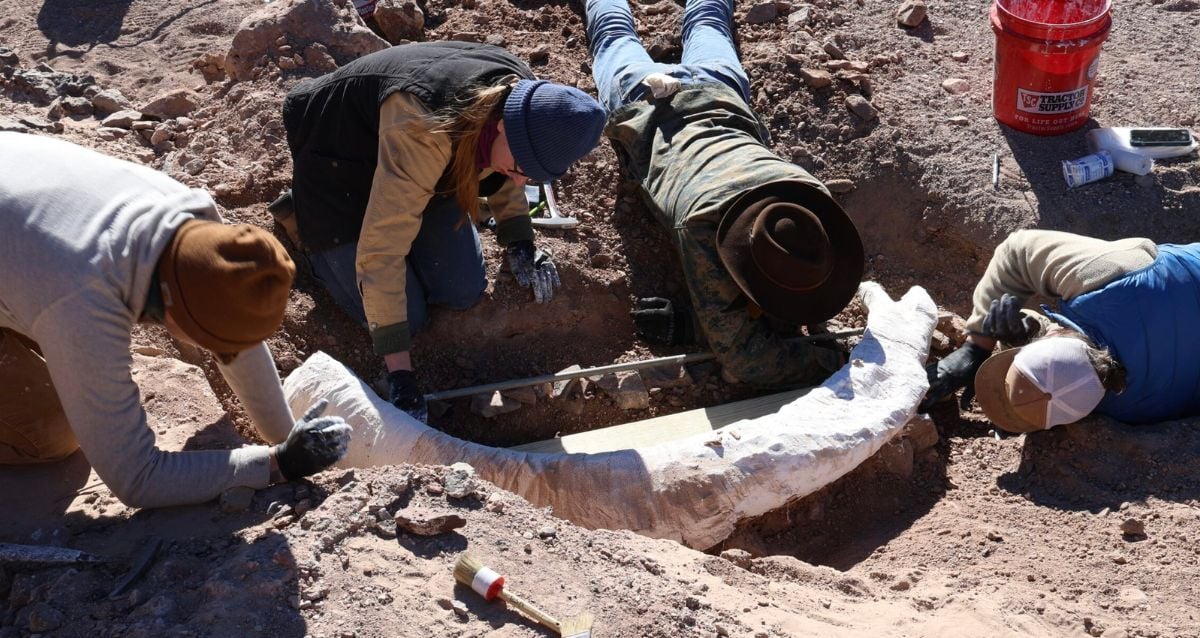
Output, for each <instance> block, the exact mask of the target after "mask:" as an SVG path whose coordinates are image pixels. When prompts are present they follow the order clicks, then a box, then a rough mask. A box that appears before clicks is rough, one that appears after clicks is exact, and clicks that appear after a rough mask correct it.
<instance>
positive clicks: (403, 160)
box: [355, 92, 451, 354]
mask: <svg viewBox="0 0 1200 638" xmlns="http://www.w3.org/2000/svg"><path fill="white" fill-rule="evenodd" d="M428 113H429V110H428V109H427V108H426V107H425V105H423V104H422V103H421V101H420V100H418V99H417V98H415V97H413V96H411V95H409V94H407V93H404V92H398V93H396V94H394V95H392V96H391V97H389V98H387V99H386V100H384V102H383V104H382V106H380V109H379V164H378V167H377V168H376V169H375V179H374V182H373V183H372V185H371V197H370V200H369V201H368V202H367V211H366V215H365V217H364V218H363V227H362V232H361V233H360V234H359V238H358V255H357V259H356V262H355V263H356V266H357V270H358V280H359V288H360V290H361V292H362V297H363V310H364V311H365V313H366V315H367V324H368V327H369V328H370V331H371V334H372V338H373V340H375V341H376V342H377V343H376V352H377V353H378V354H389V353H391V352H400V351H403V350H407V343H408V335H407V330H408V327H407V320H408V311H407V302H408V300H407V297H406V296H405V282H406V274H407V272H406V271H407V268H406V265H405V261H404V260H405V258H406V257H407V256H408V253H409V251H410V250H411V248H412V243H413V240H414V239H416V237H417V232H418V231H420V230H421V213H422V211H424V210H425V206H426V204H428V202H429V200H430V198H431V197H433V195H434V190H435V188H436V186H437V183H438V180H439V179H440V178H441V176H442V173H444V172H445V170H446V167H447V166H448V165H449V164H450V153H451V143H450V136H448V135H446V134H441V133H432V132H430V131H429V129H428V127H427V126H424V125H423V124H424V123H423V122H421V121H420V118H422V117H423V116H424V115H426V114H428ZM414 123H415V124H417V126H413V124H414ZM380 331H382V332H383V333H385V334H390V335H393V336H396V335H403V338H402V339H398V340H397V339H389V343H394V344H396V345H395V346H393V347H394V348H397V349H391V348H387V347H385V348H384V349H385V350H387V351H386V352H380V349H381V344H380V343H379V340H378V339H375V338H376V337H377V336H378V335H377V334H376V333H377V332H380Z"/></svg>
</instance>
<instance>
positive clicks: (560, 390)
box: [550, 364, 583, 399]
mask: <svg viewBox="0 0 1200 638" xmlns="http://www.w3.org/2000/svg"><path fill="white" fill-rule="evenodd" d="M582 369H583V368H581V367H579V364H575V365H572V366H568V367H566V368H563V369H562V370H559V371H558V373H557V374H562V373H564V372H579V371H580V370H582ZM579 384H580V381H579V377H575V378H573V379H563V380H562V381H555V382H554V390H553V391H552V392H551V393H550V398H552V399H561V398H563V397H564V396H568V395H570V393H571V391H572V390H574V389H575V388H576V387H578V386H579Z"/></svg>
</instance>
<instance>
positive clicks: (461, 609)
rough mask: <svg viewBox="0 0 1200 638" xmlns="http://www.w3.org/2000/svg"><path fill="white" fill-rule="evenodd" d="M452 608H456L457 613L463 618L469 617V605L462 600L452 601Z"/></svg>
mask: <svg viewBox="0 0 1200 638" xmlns="http://www.w3.org/2000/svg"><path fill="white" fill-rule="evenodd" d="M450 608H451V609H453V610H454V613H455V614H458V615H459V616H461V617H463V618H466V617H467V606H466V604H464V603H463V602H462V601H461V600H455V601H452V602H451V603H450Z"/></svg>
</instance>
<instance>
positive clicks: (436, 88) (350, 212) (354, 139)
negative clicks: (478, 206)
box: [283, 42, 534, 251]
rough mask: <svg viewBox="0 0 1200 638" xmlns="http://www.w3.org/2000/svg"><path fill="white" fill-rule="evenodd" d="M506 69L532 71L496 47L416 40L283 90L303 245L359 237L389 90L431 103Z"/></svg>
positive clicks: (493, 183) (489, 189)
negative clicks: (382, 114)
mask: <svg viewBox="0 0 1200 638" xmlns="http://www.w3.org/2000/svg"><path fill="white" fill-rule="evenodd" d="M509 75H515V76H517V77H520V78H525V79H534V76H533V73H532V72H531V71H530V70H529V67H528V66H526V65H525V63H524V62H522V61H521V60H519V59H517V58H516V57H514V56H513V55H512V54H510V53H508V52H507V51H505V50H504V49H500V48H498V47H494V46H490V45H486V44H472V43H467V42H420V43H416V44H404V45H400V46H395V47H391V48H389V49H384V50H382V51H377V52H375V53H372V54H370V55H366V56H363V57H361V58H359V59H357V60H355V61H353V62H351V63H349V64H347V65H346V66H343V67H342V68H340V69H338V70H337V71H334V72H333V73H330V74H329V75H325V76H322V77H319V78H316V79H314V80H310V81H308V82H304V83H302V84H300V85H298V86H296V87H295V88H294V89H292V90H291V91H290V92H288V95H287V98H286V99H285V100H284V103H283V123H284V126H285V127H286V128H287V137H288V146H289V147H291V151H292V163H293V166H294V173H293V178H292V196H293V199H294V201H295V207H296V218H297V222H298V223H299V226H300V238H301V241H302V242H303V243H304V245H305V248H306V249H308V250H313V251H320V250H324V249H327V248H332V247H334V246H337V245H340V244H345V243H348V242H354V241H357V240H358V234H359V232H360V231H361V230H362V222H363V216H364V215H365V213H366V209H367V200H368V199H369V198H370V195H371V182H372V180H373V179H374V177H375V167H376V164H377V162H378V156H379V107H380V105H381V104H383V101H384V100H385V99H387V98H388V96H390V95H391V94H392V93H395V92H396V91H404V92H407V93H411V94H412V95H414V96H416V97H417V98H418V99H420V100H421V101H422V102H423V103H424V104H425V105H426V106H427V107H429V108H430V109H431V110H433V111H437V110H439V109H442V108H444V107H446V106H447V105H450V104H453V103H455V102H456V101H457V100H458V99H460V98H461V97H463V96H465V95H467V94H468V93H469V92H470V91H472V90H473V89H475V88H477V87H481V86H490V85H492V84H494V83H495V82H496V81H497V80H499V79H500V78H502V77H505V76H509ZM448 168H449V167H447V169H448ZM505 179H507V178H506V177H505V176H504V175H502V174H494V175H492V176H491V177H489V178H488V179H486V180H483V181H482V182H481V183H480V187H479V192H480V195H484V196H486V195H490V194H492V193H494V192H496V190H498V189H499V188H500V186H501V185H502V184H503V181H504V180H505ZM445 196H449V195H445Z"/></svg>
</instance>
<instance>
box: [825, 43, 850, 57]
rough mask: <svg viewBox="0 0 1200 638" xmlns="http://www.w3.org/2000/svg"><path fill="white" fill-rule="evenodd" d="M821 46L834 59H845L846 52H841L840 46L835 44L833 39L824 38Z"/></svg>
mask: <svg viewBox="0 0 1200 638" xmlns="http://www.w3.org/2000/svg"><path fill="white" fill-rule="evenodd" d="M821 48H822V49H824V50H825V52H826V53H828V54H829V57H831V58H833V59H835V60H845V59H846V54H845V53H842V48H841V47H839V46H838V45H837V43H836V42H834V41H833V40H826V41H825V42H824V43H823V44H822V45H821Z"/></svg>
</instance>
